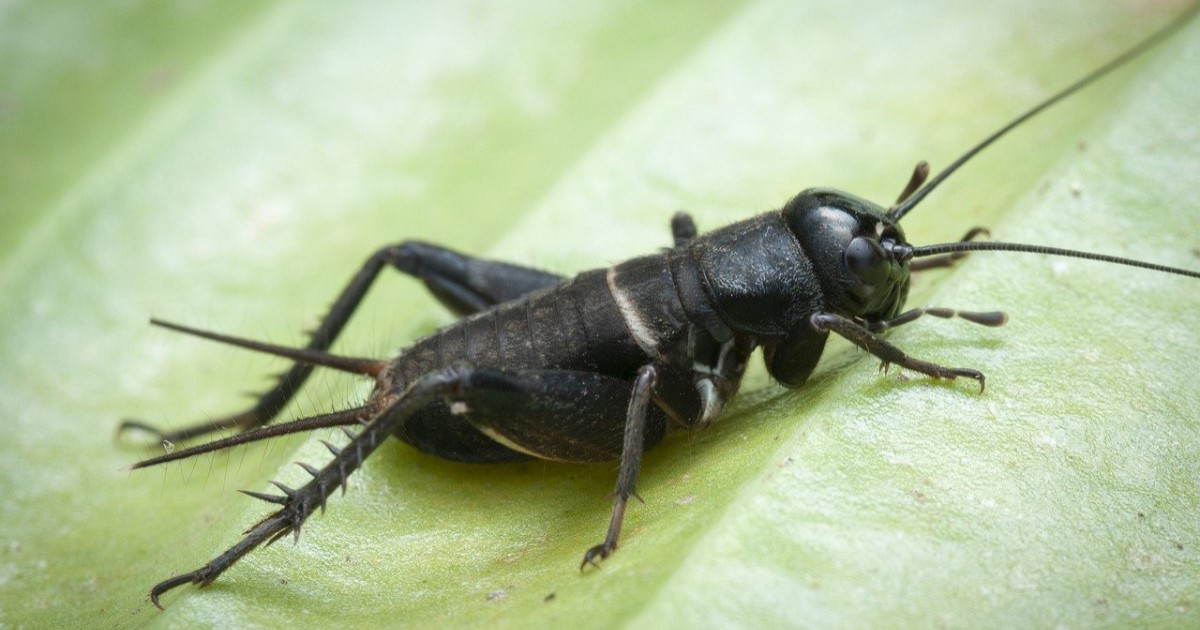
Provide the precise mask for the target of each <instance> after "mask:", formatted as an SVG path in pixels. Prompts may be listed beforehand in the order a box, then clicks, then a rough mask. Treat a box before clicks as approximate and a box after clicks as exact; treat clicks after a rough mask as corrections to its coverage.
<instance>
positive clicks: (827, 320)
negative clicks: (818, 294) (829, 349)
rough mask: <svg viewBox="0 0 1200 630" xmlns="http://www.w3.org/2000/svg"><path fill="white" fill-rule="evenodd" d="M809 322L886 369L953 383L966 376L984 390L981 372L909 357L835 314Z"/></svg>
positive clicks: (824, 314)
mask: <svg viewBox="0 0 1200 630" xmlns="http://www.w3.org/2000/svg"><path fill="white" fill-rule="evenodd" d="M809 322H811V323H812V327H813V328H814V329H816V330H817V331H820V332H835V333H837V334H839V335H841V336H843V337H845V338H846V339H848V340H850V342H851V343H853V344H854V345H856V346H858V347H860V348H862V349H863V350H866V351H867V352H870V353H871V354H873V355H875V356H876V357H878V358H879V360H881V361H883V366H882V367H883V369H885V370H886V369H887V367H888V366H889V365H891V364H893V363H894V364H896V365H899V366H900V367H903V368H908V369H910V370H912V371H914V372H920V373H921V374H925V375H928V376H932V377H934V378H944V379H949V380H954V379H955V378H958V377H959V376H963V377H966V378H971V379H975V380H977V381H979V391H980V392H982V391H983V384H984V383H983V374H982V373H981V372H979V371H978V370H972V369H970V368H948V367H942V366H940V365H937V364H935V363H930V362H928V361H922V360H921V359H916V358H913V357H910V356H908V355H907V354H905V353H904V351H903V350H901V349H900V348H897V347H896V346H893V345H892V344H890V343H888V342H886V341H884V340H883V339H882V338H880V337H878V336H877V335H875V333H872V332H871V331H869V330H867V329H866V328H864V327H862V326H861V325H859V324H858V323H856V322H855V321H854V320H852V319H849V318H847V317H842V316H841V315H838V314H836V313H815V314H814V315H813V316H812V317H810V318H809Z"/></svg>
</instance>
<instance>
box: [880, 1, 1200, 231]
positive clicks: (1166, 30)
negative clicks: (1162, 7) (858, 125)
mask: <svg viewBox="0 0 1200 630" xmlns="http://www.w3.org/2000/svg"><path fill="white" fill-rule="evenodd" d="M1197 8H1200V4H1192V6H1191V7H1189V8H1188V10H1187V11H1185V12H1184V13H1183V14H1182V15H1180V16H1179V17H1177V18H1175V19H1173V20H1171V22H1170V23H1168V24H1167V25H1166V26H1164V27H1163V28H1161V29H1160V30H1159V31H1158V32H1157V33H1155V34H1153V35H1151V36H1150V37H1147V38H1146V39H1144V40H1142V42H1141V43H1139V44H1138V45H1136V46H1134V47H1133V48H1130V49H1129V50H1127V51H1125V52H1124V53H1122V54H1121V55H1119V56H1117V57H1116V58H1115V59H1113V60H1112V61H1109V62H1108V63H1106V64H1104V65H1103V66H1100V67H1099V68H1098V69H1096V70H1094V71H1093V72H1092V73H1091V74H1089V75H1087V76H1085V77H1083V78H1082V79H1080V80H1078V81H1076V82H1075V83H1072V84H1071V85H1069V86H1067V87H1066V88H1065V89H1063V90H1062V91H1060V92H1058V93H1057V94H1055V95H1054V96H1051V97H1050V98H1048V99H1046V100H1044V101H1042V102H1041V103H1039V104H1038V105H1036V106H1035V107H1034V108H1033V109H1030V110H1029V111H1027V112H1025V113H1024V114H1021V115H1020V116H1017V117H1016V118H1014V119H1012V120H1011V121H1009V123H1008V124H1006V125H1004V126H1003V127H1001V128H1000V129H999V130H997V131H995V132H994V133H992V134H991V135H990V136H988V137H986V138H984V139H983V141H982V142H980V143H979V144H977V145H975V146H974V147H971V149H970V150H968V151H967V152H966V153H964V154H962V156H960V157H959V158H958V159H957V160H954V161H953V162H951V163H950V165H949V166H947V167H946V168H944V169H942V170H941V172H939V173H938V174H937V175H934V177H933V179H931V180H929V182H928V183H926V184H925V185H924V186H922V187H921V188H920V189H918V190H917V192H915V193H913V195H912V196H911V197H909V198H908V199H906V200H905V201H904V202H903V203H901V204H899V205H897V206H895V207H894V208H892V210H891V211H890V212H888V217H889V218H890V219H891V220H893V221H899V220H900V219H902V218H904V215H906V214H908V213H909V211H910V210H912V209H913V208H915V207H916V206H917V204H919V203H921V200H922V199H924V198H925V197H926V196H928V195H929V193H931V192H933V189H935V188H937V187H938V186H939V185H940V184H941V183H942V182H943V181H945V180H946V179H947V178H948V177H950V175H952V174H953V173H954V171H957V170H958V168H959V167H960V166H962V165H963V164H966V163H967V162H968V161H969V160H970V159H971V158H973V157H975V155H976V154H978V153H979V152H980V151H982V150H984V149H986V148H987V147H989V146H990V145H991V144H992V143H993V142H995V141H996V140H999V139H1000V138H1001V137H1003V136H1004V134H1006V133H1008V132H1010V131H1012V130H1013V129H1015V128H1016V127H1018V126H1020V125H1021V124H1022V123H1024V122H1025V121H1027V120H1029V119H1030V118H1033V117H1034V116H1036V115H1038V114H1040V113H1042V111H1044V110H1045V109H1047V108H1049V107H1050V106H1051V105H1054V104H1055V103H1057V102H1059V101H1061V100H1063V99H1064V98H1066V97H1068V96H1070V95H1072V94H1074V93H1076V92H1078V91H1079V90H1082V89H1083V88H1085V87H1087V86H1088V85H1090V84H1092V83H1094V82H1095V81H1097V80H1098V79H1100V78H1102V77H1104V76H1105V75H1107V74H1108V73H1110V72H1112V71H1113V70H1116V69H1117V68H1120V67H1121V66H1123V65H1125V64H1126V63H1128V62H1129V61H1131V60H1133V59H1134V58H1136V57H1137V56H1138V55H1141V54H1142V53H1144V52H1146V51H1147V50H1150V49H1151V48H1153V47H1155V46H1157V45H1158V44H1159V43H1161V42H1162V41H1163V40H1165V39H1167V38H1168V37H1170V36H1171V34H1173V33H1174V32H1175V31H1178V30H1179V29H1181V28H1183V26H1184V25H1185V24H1187V23H1188V22H1189V21H1190V20H1191V19H1192V18H1193V17H1195V15H1196V10H1197Z"/></svg>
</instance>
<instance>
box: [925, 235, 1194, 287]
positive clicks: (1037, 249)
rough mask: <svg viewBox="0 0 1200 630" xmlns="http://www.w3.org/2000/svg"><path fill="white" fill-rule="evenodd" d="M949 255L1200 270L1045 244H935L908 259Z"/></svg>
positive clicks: (1191, 275) (1190, 273)
mask: <svg viewBox="0 0 1200 630" xmlns="http://www.w3.org/2000/svg"><path fill="white" fill-rule="evenodd" d="M953 252H1024V253H1027V254H1046V255H1049V256H1067V257H1069V258H1084V259H1087V260H1098V261H1100V262H1106V263H1114V264H1117V265H1127V266H1129V267H1138V268H1141V269H1152V270H1154V271H1162V272H1166V273H1173V274H1176V275H1180V276H1187V277H1189V278H1200V271H1190V270H1187V269H1179V268H1177V267H1168V266H1166V265H1156V264H1154V263H1148V262H1143V261H1141V260H1133V259H1132V258H1120V257H1118V256H1109V255H1107V254H1094V253H1092V252H1081V251H1078V250H1074V249H1062V248H1061V247H1046V246H1045V245H1026V244H1024V243H1000V242H996V241H961V242H957V243H938V244H936V245H922V246H921V247H913V248H912V251H911V257H912V258H923V257H925V256H937V255H939V254H949V253H953ZM905 253H907V252H905Z"/></svg>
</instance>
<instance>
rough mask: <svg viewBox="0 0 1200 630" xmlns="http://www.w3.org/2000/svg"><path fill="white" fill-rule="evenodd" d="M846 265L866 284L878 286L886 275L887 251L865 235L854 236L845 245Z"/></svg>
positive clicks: (885, 278)
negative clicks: (848, 243)
mask: <svg viewBox="0 0 1200 630" xmlns="http://www.w3.org/2000/svg"><path fill="white" fill-rule="evenodd" d="M846 266H847V267H849V268H850V271H853V272H854V275H856V276H858V277H859V278H862V279H863V281H864V282H866V283H867V284H871V285H876V286H878V285H880V284H882V283H883V282H884V281H885V280H887V277H888V255H887V252H885V251H883V247H881V246H880V245H879V243H878V242H876V241H875V240H873V239H870V238H867V237H865V236H858V237H855V238H854V240H852V241H850V245H848V246H847V247H846Z"/></svg>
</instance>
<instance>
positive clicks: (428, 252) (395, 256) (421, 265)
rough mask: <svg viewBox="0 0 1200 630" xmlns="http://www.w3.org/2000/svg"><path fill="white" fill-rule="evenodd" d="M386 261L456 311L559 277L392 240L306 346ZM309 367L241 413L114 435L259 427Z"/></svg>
mask: <svg viewBox="0 0 1200 630" xmlns="http://www.w3.org/2000/svg"><path fill="white" fill-rule="evenodd" d="M387 266H391V267H394V268H396V269H397V270H399V271H401V272H403V273H405V274H408V275H410V276H413V277H416V278H420V279H421V280H422V281H424V282H425V285H426V286H427V287H429V290H430V291H431V292H432V293H433V294H434V296H435V297H437V298H438V300H439V301H441V302H442V303H443V304H445V305H446V306H447V307H449V308H450V310H452V311H454V312H455V313H458V314H460V315H466V314H470V313H474V312H477V311H480V310H483V309H486V308H488V307H490V306H492V305H494V304H498V303H500V302H505V301H508V300H512V299H516V298H518V297H520V296H522V295H525V294H528V293H531V292H533V291H537V290H539V289H541V288H544V287H547V286H552V285H554V284H556V283H558V282H559V281H560V280H561V279H562V278H561V277H559V276H556V275H554V274H550V273H546V272H544V271H538V270H536V269H529V268H527V267H520V266H517V265H510V264H508V263H502V262H495V261H488V260H480V259H477V258H471V257H469V256H464V255H463V254H459V253H457V252H454V251H451V250H449V249H445V248H442V247H437V246H434V245H429V244H427V243H421V242H418V241H407V242H404V243H400V244H398V245H392V246H389V247H385V248H383V249H380V250H379V251H377V252H375V253H374V254H373V255H372V256H371V257H370V258H368V259H367V262H366V263H365V264H364V265H363V266H362V269H360V270H359V271H358V273H357V274H355V275H354V277H353V278H352V279H351V280H350V282H349V284H347V285H346V287H345V288H344V289H342V292H341V294H340V295H339V296H338V298H337V300H335V301H334V303H333V306H332V307H330V309H329V313H328V314H327V315H326V316H325V317H324V319H322V320H321V323H320V325H318V326H317V329H316V330H315V331H314V332H313V333H312V337H311V338H310V339H309V342H308V344H307V345H306V346H305V348H306V349H308V350H314V351H320V352H324V351H326V350H328V349H329V347H330V346H332V345H333V342H334V340H335V339H337V336H338V334H340V333H341V332H342V329H343V328H345V326H346V323H347V322H348V321H349V320H350V316H351V315H353V314H354V311H355V310H357V309H358V306H359V305H360V304H361V303H362V299H363V297H364V296H365V295H366V294H367V290H368V289H370V287H371V285H372V284H373V283H374V281H375V279H376V278H377V277H378V276H379V272H380V271H381V270H383V268H384V267H387ZM312 370H313V366H311V365H306V364H302V363H294V364H292V366H291V367H290V368H288V370H287V371H286V372H284V373H282V374H281V375H280V376H279V380H278V381H277V382H276V384H275V386H274V387H272V388H270V389H268V390H267V391H266V392H264V393H263V394H261V395H260V396H258V398H257V399H256V400H255V402H254V404H253V405H252V406H251V407H250V408H249V409H246V410H245V411H242V412H240V413H235V414H232V415H229V416H225V417H223V418H218V419H216V420H213V421H210V422H203V423H199V424H195V425H192V426H189V427H184V428H183V429H178V430H175V431H161V430H159V429H158V428H156V427H154V426H151V425H149V424H146V423H144V422H141V421H138V420H125V421H124V422H122V423H121V424H120V426H119V427H118V428H117V433H118V435H119V434H121V433H123V432H124V431H126V430H128V429H135V430H140V431H144V432H146V433H150V434H151V435H153V436H154V437H155V438H156V439H157V440H160V441H164V442H179V441H183V440H190V439H192V438H196V437H200V436H202V435H208V434H210V433H215V432H217V431H225V430H229V429H232V430H235V431H239V432H240V431H246V430H248V429H253V428H255V427H260V426H263V425H265V424H267V423H269V422H270V421H271V420H272V419H273V418H274V417H275V416H276V415H277V414H278V413H279V411H280V410H281V409H283V407H284V406H285V405H287V403H288V401H290V400H291V399H292V397H293V396H295V395H296V392H298V391H299V390H300V387H301V386H302V385H303V384H304V381H305V380H307V379H308V377H309V375H310V374H311V373H312Z"/></svg>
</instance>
